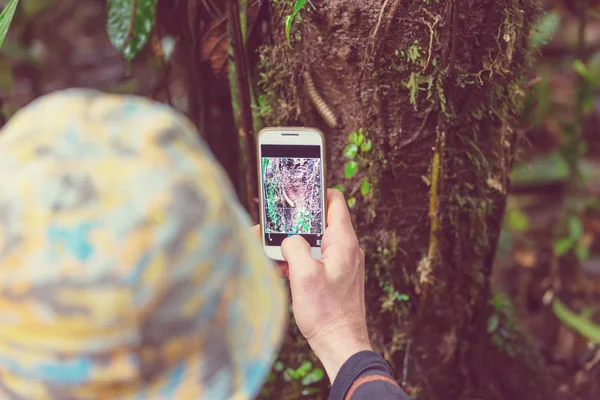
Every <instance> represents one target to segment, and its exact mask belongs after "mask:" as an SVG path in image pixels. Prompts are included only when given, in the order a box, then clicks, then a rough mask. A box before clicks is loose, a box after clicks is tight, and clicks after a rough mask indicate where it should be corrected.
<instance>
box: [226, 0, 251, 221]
mask: <svg viewBox="0 0 600 400" xmlns="http://www.w3.org/2000/svg"><path fill="white" fill-rule="evenodd" d="M227 15H228V19H229V24H230V42H231V48H232V49H233V55H234V60H233V61H234V63H235V69H236V74H235V75H236V78H237V91H238V98H239V102H240V104H239V106H240V107H239V108H240V114H241V115H240V126H239V127H238V129H239V134H240V139H241V144H242V146H243V149H244V154H243V160H244V164H245V169H246V171H245V173H246V196H247V207H248V212H249V213H250V216H251V217H252V219H253V220H254V221H255V222H256V221H258V209H257V207H256V201H255V200H256V199H257V198H258V196H257V185H258V183H257V180H256V179H257V176H256V173H255V171H256V153H255V152H254V148H255V147H254V146H255V145H254V140H253V139H254V133H253V125H252V107H251V100H250V99H251V97H250V80H249V77H248V59H247V54H246V49H245V45H244V39H243V36H242V29H241V22H240V5H239V0H229V1H228V2H227Z"/></svg>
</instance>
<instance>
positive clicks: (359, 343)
mask: <svg viewBox="0 0 600 400" xmlns="http://www.w3.org/2000/svg"><path fill="white" fill-rule="evenodd" d="M327 200H328V209H327V229H326V230H325V233H324V235H323V242H322V246H321V252H322V258H321V260H320V261H317V260H315V259H314V258H312V256H311V254H310V246H309V244H308V243H307V242H306V240H304V239H303V238H302V237H301V236H292V237H290V238H287V239H286V240H284V242H283V243H282V246H281V251H282V253H283V257H284V258H285V259H286V260H287V262H288V266H289V267H288V268H289V279H290V286H291V291H292V306H293V310H294V317H295V320H296V323H297V324H298V328H299V329H300V332H301V333H302V335H304V337H305V338H306V339H307V340H308V343H309V345H310V347H311V348H312V349H313V351H314V352H315V355H316V356H317V357H318V358H319V359H320V360H321V362H322V363H323V366H324V367H325V370H326V371H327V375H328V376H329V379H330V381H331V382H332V383H333V381H334V380H335V377H336V375H337V373H338V371H339V370H340V368H341V367H342V365H343V364H344V363H345V362H346V361H347V360H348V358H350V357H351V356H352V355H354V354H355V353H358V352H359V351H362V350H372V347H371V344H370V342H369V334H368V332H367V322H366V307H365V282H364V276H365V256H364V253H363V251H362V249H361V248H360V246H359V243H358V239H357V238H356V234H355V233H354V229H353V227H352V221H351V219H350V213H349V211H348V207H347V206H346V201H345V199H344V196H343V194H342V193H341V192H340V191H338V190H335V189H329V190H328V191H327Z"/></svg>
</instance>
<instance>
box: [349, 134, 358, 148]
mask: <svg viewBox="0 0 600 400" xmlns="http://www.w3.org/2000/svg"><path fill="white" fill-rule="evenodd" d="M348 141H349V142H350V143H354V144H355V145H357V146H358V134H357V133H356V132H350V134H349V135H348Z"/></svg>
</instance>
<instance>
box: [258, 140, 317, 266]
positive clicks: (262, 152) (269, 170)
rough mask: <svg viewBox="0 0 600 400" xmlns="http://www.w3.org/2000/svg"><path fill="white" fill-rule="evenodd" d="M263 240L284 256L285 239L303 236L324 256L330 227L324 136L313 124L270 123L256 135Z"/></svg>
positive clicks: (273, 253) (274, 255)
mask: <svg viewBox="0 0 600 400" xmlns="http://www.w3.org/2000/svg"><path fill="white" fill-rule="evenodd" d="M257 142H258V143H257V151H258V165H259V166H258V169H259V186H260V218H261V223H260V225H261V230H262V235H261V236H262V243H263V248H264V250H265V253H266V255H267V257H269V258H271V259H273V260H283V259H284V258H283V255H282V254H281V243H282V242H283V241H284V240H285V239H286V238H288V237H290V236H292V235H300V236H302V237H303V238H304V239H305V240H306V241H307V242H308V243H309V244H310V250H311V254H312V256H313V258H315V259H317V260H318V259H320V258H321V240H322V239H323V233H324V232H325V219H326V218H325V216H326V199H325V196H326V186H325V162H324V160H325V142H324V136H323V133H322V132H321V131H319V130H318V129H314V128H267V129H263V130H262V131H261V132H260V133H259V134H258V138H257Z"/></svg>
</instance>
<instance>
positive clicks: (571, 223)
mask: <svg viewBox="0 0 600 400" xmlns="http://www.w3.org/2000/svg"><path fill="white" fill-rule="evenodd" d="M567 226H568V229H567V233H568V234H567V236H565V237H562V238H560V239H558V240H557V241H556V242H554V254H555V255H556V256H557V257H561V256H563V255H565V254H566V253H567V252H568V251H570V250H573V251H574V252H575V255H576V256H577V258H578V259H579V261H580V262H583V261H586V260H587V259H588V257H589V254H590V249H589V245H588V244H586V243H585V241H584V240H583V233H584V230H583V223H582V221H581V218H580V217H579V216H576V215H572V216H570V217H569V219H568V220H567Z"/></svg>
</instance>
